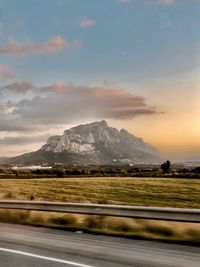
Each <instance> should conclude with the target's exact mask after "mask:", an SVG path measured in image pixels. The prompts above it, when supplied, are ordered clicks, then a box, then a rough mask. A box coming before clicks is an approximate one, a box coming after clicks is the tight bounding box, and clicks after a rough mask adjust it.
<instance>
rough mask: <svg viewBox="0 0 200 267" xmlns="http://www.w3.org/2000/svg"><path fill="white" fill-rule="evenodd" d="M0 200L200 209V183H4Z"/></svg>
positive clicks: (108, 180) (0, 181) (67, 180)
mask: <svg viewBox="0 0 200 267" xmlns="http://www.w3.org/2000/svg"><path fill="white" fill-rule="evenodd" d="M0 199H22V200H30V199H31V200H38V201H39V200H45V201H65V202H91V203H105V204H124V205H140V206H141V205H142V206H158V207H180V208H200V179H180V178H177V179H175V178H56V179H51V178H48V179H0Z"/></svg>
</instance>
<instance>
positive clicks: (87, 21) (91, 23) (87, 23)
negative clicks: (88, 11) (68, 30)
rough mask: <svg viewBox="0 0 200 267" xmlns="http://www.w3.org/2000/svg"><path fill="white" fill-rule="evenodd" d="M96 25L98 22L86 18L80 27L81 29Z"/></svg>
mask: <svg viewBox="0 0 200 267" xmlns="http://www.w3.org/2000/svg"><path fill="white" fill-rule="evenodd" d="M95 24H96V21H95V20H93V19H88V18H85V19H82V20H81V21H80V24H79V25H80V27H81V28H88V27H92V26H94V25H95Z"/></svg>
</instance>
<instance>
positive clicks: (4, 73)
mask: <svg viewBox="0 0 200 267" xmlns="http://www.w3.org/2000/svg"><path fill="white" fill-rule="evenodd" d="M15 77H16V75H15V73H14V72H13V71H12V70H10V69H9V68H7V67H6V66H4V65H2V64H0V78H2V79H4V80H11V79H14V78H15Z"/></svg>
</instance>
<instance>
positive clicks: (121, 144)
mask: <svg viewBox="0 0 200 267" xmlns="http://www.w3.org/2000/svg"><path fill="white" fill-rule="evenodd" d="M40 151H44V152H52V153H63V152H65V153H73V154H77V155H87V156H88V155H90V156H91V157H93V158H96V159H98V160H100V161H103V162H104V161H105V162H107V161H108V162H112V160H113V159H120V160H128V161H147V160H155V159H158V158H159V154H158V152H157V151H156V149H155V148H154V147H152V146H151V145H149V144H146V143H144V141H143V140H142V139H140V138H137V137H135V136H134V135H132V134H130V133H129V132H128V131H126V130H124V129H122V130H120V131H118V130H117V129H115V128H112V127H109V126H108V124H107V122H106V121H105V120H102V121H100V122H93V123H89V124H84V125H79V126H76V127H72V128H70V129H68V130H65V131H64V133H63V135H60V136H52V137H50V138H49V139H48V141H47V143H46V144H45V145H44V146H43V147H42V148H41V149H40Z"/></svg>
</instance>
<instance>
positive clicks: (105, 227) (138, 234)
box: [0, 210, 200, 245]
mask: <svg viewBox="0 0 200 267" xmlns="http://www.w3.org/2000/svg"><path fill="white" fill-rule="evenodd" d="M0 221H1V222H5V223H15V224H26V225H31V226H40V227H41V226H44V227H49V228H56V229H62V230H71V231H83V232H87V233H95V234H108V235H117V236H122V237H129V238H139V239H141V238H142V239H151V240H153V239H154V240H162V241H173V242H184V243H190V244H195V245H200V225H199V224H193V223H181V222H165V221H152V220H141V219H129V218H118V217H105V216H95V215H72V214H62V213H53V212H50V213H49V212H38V211H12V210H0Z"/></svg>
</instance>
